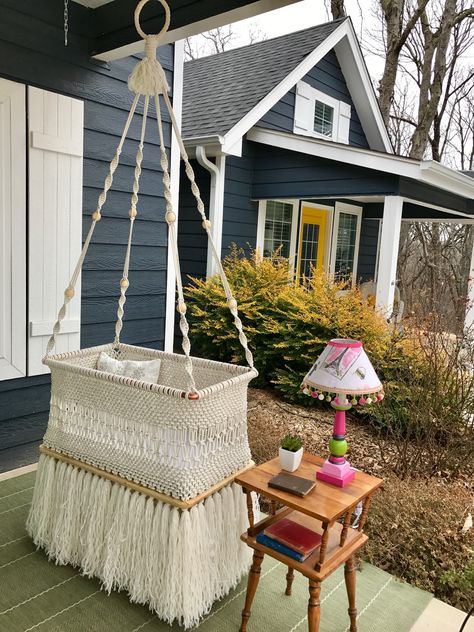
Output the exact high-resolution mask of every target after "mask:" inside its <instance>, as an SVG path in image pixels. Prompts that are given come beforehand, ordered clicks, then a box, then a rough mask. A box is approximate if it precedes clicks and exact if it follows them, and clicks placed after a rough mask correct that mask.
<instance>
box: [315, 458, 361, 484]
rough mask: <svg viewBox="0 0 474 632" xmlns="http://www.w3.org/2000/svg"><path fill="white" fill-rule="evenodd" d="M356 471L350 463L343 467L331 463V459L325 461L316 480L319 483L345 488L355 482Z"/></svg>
mask: <svg viewBox="0 0 474 632" xmlns="http://www.w3.org/2000/svg"><path fill="white" fill-rule="evenodd" d="M354 476H355V470H353V469H352V467H351V466H350V464H349V462H348V461H345V462H344V463H342V464H341V465H336V464H335V463H331V462H330V461H329V459H327V460H326V461H324V463H323V466H322V468H321V469H320V470H318V471H317V472H316V478H317V479H318V480H319V481H324V482H325V483H330V484H331V485H336V486H337V487H345V486H346V485H349V483H351V482H352V481H353V480H354Z"/></svg>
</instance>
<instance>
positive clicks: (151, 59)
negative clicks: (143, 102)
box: [128, 35, 169, 96]
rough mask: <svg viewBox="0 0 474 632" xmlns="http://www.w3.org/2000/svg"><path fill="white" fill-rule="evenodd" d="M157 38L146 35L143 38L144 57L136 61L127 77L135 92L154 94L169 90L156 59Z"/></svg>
mask: <svg viewBox="0 0 474 632" xmlns="http://www.w3.org/2000/svg"><path fill="white" fill-rule="evenodd" d="M157 44H158V42H157V39H156V37H154V36H153V35H148V37H147V38H146V40H145V57H144V58H143V59H142V60H141V61H140V62H138V64H137V65H136V66H135V68H134V69H133V71H132V74H131V75H130V77H129V78H128V87H129V88H130V90H131V91H132V92H135V93H136V94H144V95H148V96H155V94H164V93H165V92H169V86H168V82H167V80H166V75H165V71H164V70H163V68H162V66H161V64H160V62H159V61H158V60H157V59H156V47H157Z"/></svg>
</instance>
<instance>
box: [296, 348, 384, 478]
mask: <svg viewBox="0 0 474 632" xmlns="http://www.w3.org/2000/svg"><path fill="white" fill-rule="evenodd" d="M301 389H302V391H303V393H305V394H306V395H309V396H311V397H316V398H318V399H320V400H326V401H327V402H331V406H332V407H333V408H334V409H335V411H336V416H335V419H334V427H333V434H332V439H331V441H330V442H329V451H330V453H331V455H330V457H329V458H328V459H327V460H326V461H325V462H324V464H323V467H322V468H321V470H320V471H319V472H317V474H316V478H318V479H319V480H321V481H325V482H326V483H331V484H333V485H337V486H338V487H344V486H345V485H348V484H349V483H350V482H351V481H352V480H353V478H354V476H355V470H354V469H353V468H352V467H351V466H350V464H349V461H347V460H346V458H345V456H344V455H345V454H346V452H347V441H346V410H349V409H350V408H351V407H352V406H355V405H357V404H359V405H360V406H365V405H366V404H371V403H372V402H376V401H380V400H382V399H383V389H382V384H381V382H380V380H379V378H378V377H377V374H376V373H375V370H374V367H373V366H372V364H371V363H370V360H369V358H368V357H367V354H366V353H365V351H364V349H363V347H362V343H361V342H359V341H358V340H347V339H344V338H335V339H334V340H330V341H329V342H328V344H327V346H326V348H325V349H324V351H323V352H322V354H321V355H320V356H319V358H318V359H317V360H316V362H315V363H314V365H313V366H312V368H311V370H310V371H309V373H308V374H307V375H306V377H305V378H304V380H303V384H302V385H301Z"/></svg>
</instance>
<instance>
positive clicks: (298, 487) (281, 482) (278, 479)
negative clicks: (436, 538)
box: [268, 472, 316, 496]
mask: <svg viewBox="0 0 474 632" xmlns="http://www.w3.org/2000/svg"><path fill="white" fill-rule="evenodd" d="M315 485H316V481H312V480H310V479H309V478H302V477H301V476H294V475H293V474H287V473H286V472H280V473H279V474H277V475H276V476H274V477H273V478H271V479H270V480H269V481H268V487H274V488H275V489H281V490H282V491H284V492H289V493H290V494H296V495H297V496H306V494H309V492H310V491H311V490H312V489H313V487H315Z"/></svg>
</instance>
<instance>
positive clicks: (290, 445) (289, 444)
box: [281, 435, 303, 452]
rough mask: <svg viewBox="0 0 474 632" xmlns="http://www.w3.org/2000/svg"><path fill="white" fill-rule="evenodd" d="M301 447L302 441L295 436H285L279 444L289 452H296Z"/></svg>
mask: <svg viewBox="0 0 474 632" xmlns="http://www.w3.org/2000/svg"><path fill="white" fill-rule="evenodd" d="M302 446H303V441H302V440H301V438H300V437H297V436H295V435H286V437H284V439H283V440H282V442H281V447H282V448H283V449H284V450H288V451H289V452H298V450H299V449H300V448H301V447H302Z"/></svg>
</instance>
